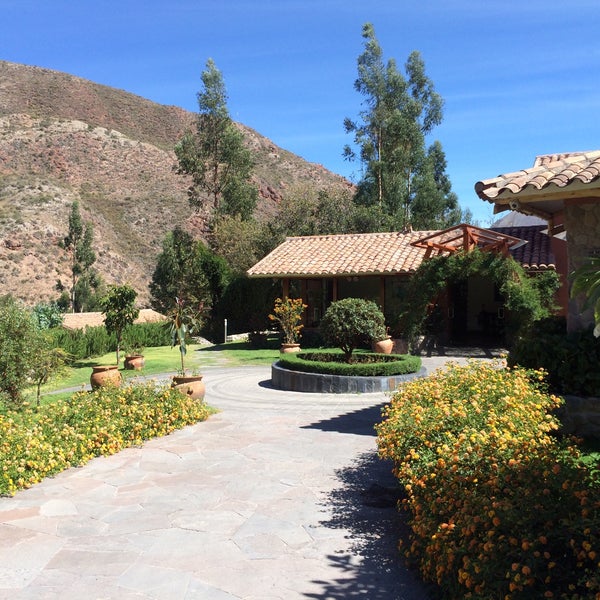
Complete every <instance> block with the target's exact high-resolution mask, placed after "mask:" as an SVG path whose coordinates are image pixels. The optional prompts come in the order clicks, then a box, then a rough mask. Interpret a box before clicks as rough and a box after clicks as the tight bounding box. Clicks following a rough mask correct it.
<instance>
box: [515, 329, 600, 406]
mask: <svg viewBox="0 0 600 600" xmlns="http://www.w3.org/2000/svg"><path fill="white" fill-rule="evenodd" d="M508 364H509V366H515V365H519V366H521V367H524V368H527V369H538V368H541V369H544V370H545V371H546V372H547V373H548V376H547V381H548V384H549V386H550V389H551V390H552V391H553V392H555V393H557V394H573V395H579V396H596V397H597V396H600V369H598V365H599V364H600V339H599V338H596V337H594V334H593V331H592V328H590V329H589V330H586V331H575V332H572V333H568V334H567V332H566V325H565V321H564V319H563V318H553V319H546V320H544V321H541V322H539V323H536V324H535V325H534V326H533V327H532V328H531V329H530V330H528V332H527V334H525V335H523V336H520V337H519V338H518V339H517V340H516V342H515V344H514V346H513V348H512V349H511V351H510V353H509V355H508Z"/></svg>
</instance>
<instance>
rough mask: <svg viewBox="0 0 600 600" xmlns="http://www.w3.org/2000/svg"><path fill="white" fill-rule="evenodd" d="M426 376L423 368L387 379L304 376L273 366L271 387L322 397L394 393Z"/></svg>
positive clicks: (347, 376)
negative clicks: (320, 395) (401, 385)
mask: <svg viewBox="0 0 600 600" xmlns="http://www.w3.org/2000/svg"><path fill="white" fill-rule="evenodd" d="M426 373H427V371H426V369H425V368H424V367H422V368H421V369H420V370H419V371H417V372H416V373H408V374H406V375H388V376H379V377H359V376H349V375H324V374H321V373H305V372H303V371H291V370H290V369H284V368H283V367H281V366H279V363H273V364H272V365H271V383H272V384H273V387H274V388H277V389H278V390H286V391H290V392H315V393H321V394H348V393H350V394H351V393H356V394H367V393H371V392H390V391H394V390H395V389H396V388H397V387H398V386H399V385H400V384H401V383H403V382H405V381H410V380H411V379H414V378H415V377H423V376H425V375H426Z"/></svg>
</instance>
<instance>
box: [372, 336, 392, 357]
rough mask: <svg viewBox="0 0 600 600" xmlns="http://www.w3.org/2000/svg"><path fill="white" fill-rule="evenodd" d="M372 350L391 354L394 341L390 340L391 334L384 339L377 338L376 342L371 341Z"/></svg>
mask: <svg viewBox="0 0 600 600" xmlns="http://www.w3.org/2000/svg"><path fill="white" fill-rule="evenodd" d="M372 347H373V352H377V354H391V353H392V349H393V348H394V342H393V341H392V338H391V336H389V335H388V336H387V338H386V339H385V340H379V341H378V342H373V345H372Z"/></svg>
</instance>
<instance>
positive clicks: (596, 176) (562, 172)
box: [475, 150, 600, 201]
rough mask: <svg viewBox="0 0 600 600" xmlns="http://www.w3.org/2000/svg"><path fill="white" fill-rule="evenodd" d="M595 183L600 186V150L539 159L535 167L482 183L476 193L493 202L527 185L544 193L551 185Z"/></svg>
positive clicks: (536, 160) (479, 183) (516, 192)
mask: <svg viewBox="0 0 600 600" xmlns="http://www.w3.org/2000/svg"><path fill="white" fill-rule="evenodd" d="M595 181H598V183H600V150H595V151H593V152H571V153H564V154H546V155H542V156H538V157H537V158H536V159H535V163H534V165H533V167H532V168H530V169H523V170H521V171H515V172H514V173H506V174H504V175H499V176H498V177H494V178H492V179H484V180H483V181H478V182H477V183H476V184H475V191H476V192H477V195H478V196H479V197H480V198H481V199H482V200H489V201H492V200H493V199H494V198H497V197H498V196H500V195H501V194H503V193H504V192H512V193H513V194H518V193H519V192H521V191H523V190H524V189H525V188H526V187H527V186H530V187H531V188H532V189H535V190H543V189H545V188H548V187H549V186H551V185H555V186H556V187H558V188H564V187H566V186H567V185H569V184H571V183H575V182H579V183H582V184H590V183H592V182H595Z"/></svg>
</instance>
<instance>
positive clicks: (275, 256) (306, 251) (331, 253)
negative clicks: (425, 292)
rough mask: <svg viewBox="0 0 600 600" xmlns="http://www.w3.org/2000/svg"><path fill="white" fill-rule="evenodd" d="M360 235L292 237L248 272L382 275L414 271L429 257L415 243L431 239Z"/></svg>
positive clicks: (420, 234) (412, 235)
mask: <svg viewBox="0 0 600 600" xmlns="http://www.w3.org/2000/svg"><path fill="white" fill-rule="evenodd" d="M428 233H433V232H427V231H414V232H411V233H398V232H391V233H356V234H345V235H318V236H306V237H290V238H287V239H286V240H285V242H283V244H281V245H280V246H278V247H277V248H275V250H273V252H271V253H270V254H268V255H267V256H265V258H263V259H262V260H261V261H260V262H258V263H257V264H255V265H254V266H253V267H252V268H251V269H249V270H248V275H250V276H251V277H273V276H278V277H309V276H311V277H323V276H333V275H381V274H396V273H408V272H411V271H414V270H415V269H416V268H417V267H418V266H419V265H420V264H421V261H422V259H423V256H424V254H425V251H424V250H423V249H421V248H415V247H413V246H411V245H410V244H411V242H413V241H416V240H418V239H419V238H421V237H423V236H424V235H427V234H428Z"/></svg>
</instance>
